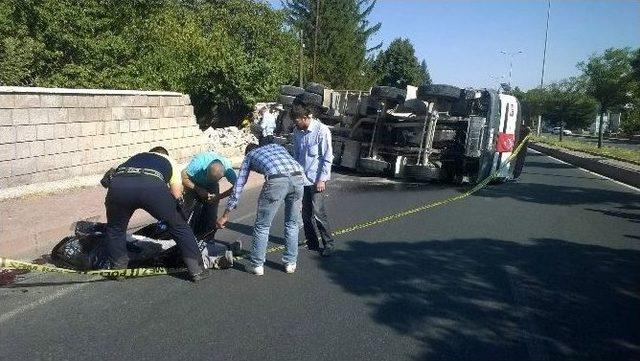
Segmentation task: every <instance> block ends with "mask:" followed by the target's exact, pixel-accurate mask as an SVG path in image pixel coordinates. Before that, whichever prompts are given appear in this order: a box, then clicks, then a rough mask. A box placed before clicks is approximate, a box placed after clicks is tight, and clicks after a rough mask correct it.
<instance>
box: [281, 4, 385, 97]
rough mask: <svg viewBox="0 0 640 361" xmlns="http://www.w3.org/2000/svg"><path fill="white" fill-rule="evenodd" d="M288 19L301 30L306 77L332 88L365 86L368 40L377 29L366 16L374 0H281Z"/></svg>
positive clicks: (376, 25)
mask: <svg viewBox="0 0 640 361" xmlns="http://www.w3.org/2000/svg"><path fill="white" fill-rule="evenodd" d="M282 4H283V6H284V8H285V11H286V12H287V15H288V22H289V24H290V25H291V26H292V28H293V29H295V31H301V33H302V39H303V42H304V44H305V48H304V54H305V61H304V63H305V64H306V65H307V67H306V69H305V73H306V78H307V79H309V80H311V81H315V82H319V83H323V84H325V85H328V86H330V87H333V88H334V89H354V88H365V87H368V86H370V85H371V83H369V80H370V77H369V76H368V75H369V73H368V64H367V60H366V55H367V52H368V51H370V50H372V49H376V48H377V47H379V45H378V46H376V47H374V48H372V49H367V41H368V39H369V38H370V37H371V36H372V35H373V34H375V33H376V32H377V31H378V30H379V29H380V23H378V24H374V25H371V24H370V22H369V21H368V20H367V17H368V16H369V14H370V13H371V11H372V10H373V7H374V6H375V4H376V0H284V1H282Z"/></svg>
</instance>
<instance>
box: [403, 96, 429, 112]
mask: <svg viewBox="0 0 640 361" xmlns="http://www.w3.org/2000/svg"><path fill="white" fill-rule="evenodd" d="M428 111H429V108H428V107H427V105H426V104H425V103H424V102H423V101H422V100H420V99H409V100H406V101H405V102H404V103H402V104H400V105H399V106H398V107H397V108H396V110H395V112H396V113H413V114H415V115H427V112H428Z"/></svg>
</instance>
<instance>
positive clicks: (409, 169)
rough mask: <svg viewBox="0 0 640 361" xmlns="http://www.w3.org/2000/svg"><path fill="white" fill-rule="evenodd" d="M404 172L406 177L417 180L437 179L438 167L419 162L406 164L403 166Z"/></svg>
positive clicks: (438, 177)
mask: <svg viewBox="0 0 640 361" xmlns="http://www.w3.org/2000/svg"><path fill="white" fill-rule="evenodd" d="M404 174H405V176H406V177H407V178H411V179H415V180H419V181H430V180H439V179H440V168H435V167H429V166H425V165H420V164H407V165H405V166H404Z"/></svg>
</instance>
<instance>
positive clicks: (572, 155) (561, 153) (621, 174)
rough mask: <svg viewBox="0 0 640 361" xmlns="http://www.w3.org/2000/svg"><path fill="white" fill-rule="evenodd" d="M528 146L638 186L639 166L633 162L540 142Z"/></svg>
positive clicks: (639, 177)
mask: <svg viewBox="0 0 640 361" xmlns="http://www.w3.org/2000/svg"><path fill="white" fill-rule="evenodd" d="M529 148H531V149H533V150H537V151H538V152H541V153H544V154H546V155H550V156H552V157H554V158H558V159H560V160H562V161H564V162H567V163H571V164H573V165H575V166H578V167H581V168H584V169H587V170H590V171H592V172H595V173H598V174H601V175H603V176H606V177H609V178H611V179H615V180H617V181H619V182H622V183H625V184H628V185H631V186H634V187H640V171H639V170H640V167H638V166H635V165H634V164H631V163H624V162H621V161H616V160H610V159H607V158H604V157H600V156H594V155H591V154H587V153H582V152H577V151H573V150H564V149H560V148H555V147H551V146H547V145H543V144H541V143H529Z"/></svg>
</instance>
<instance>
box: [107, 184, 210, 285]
mask: <svg viewBox="0 0 640 361" xmlns="http://www.w3.org/2000/svg"><path fill="white" fill-rule="evenodd" d="M105 206H106V209H107V239H108V246H107V251H108V254H109V261H110V263H111V266H112V267H114V268H126V267H127V264H128V262H129V257H128V255H127V240H126V235H127V233H126V232H127V226H128V225H129V220H130V219H131V216H132V215H133V212H134V211H135V210H136V209H144V210H145V211H147V212H149V214H151V215H152V216H153V217H154V218H156V219H157V220H159V221H162V222H164V223H165V224H166V225H167V227H168V231H169V233H170V234H171V235H172V236H173V238H174V240H175V242H176V244H177V245H178V247H179V248H180V252H181V253H182V259H183V260H184V263H185V265H186V266H187V268H188V269H189V273H191V274H192V275H193V274H197V273H200V272H201V271H202V269H203V266H202V257H201V254H200V251H199V250H198V245H197V244H196V237H195V236H194V235H193V232H192V231H191V228H189V225H188V224H187V222H186V221H185V219H184V217H183V216H182V214H180V212H179V211H178V208H177V203H176V200H175V198H173V196H172V195H171V193H170V192H169V189H168V188H167V185H166V184H165V183H164V182H162V181H161V180H159V179H157V178H155V177H152V176H145V175H135V176H116V177H114V178H113V179H112V181H111V185H110V186H109V191H108V192H107V197H106V199H105Z"/></svg>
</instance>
